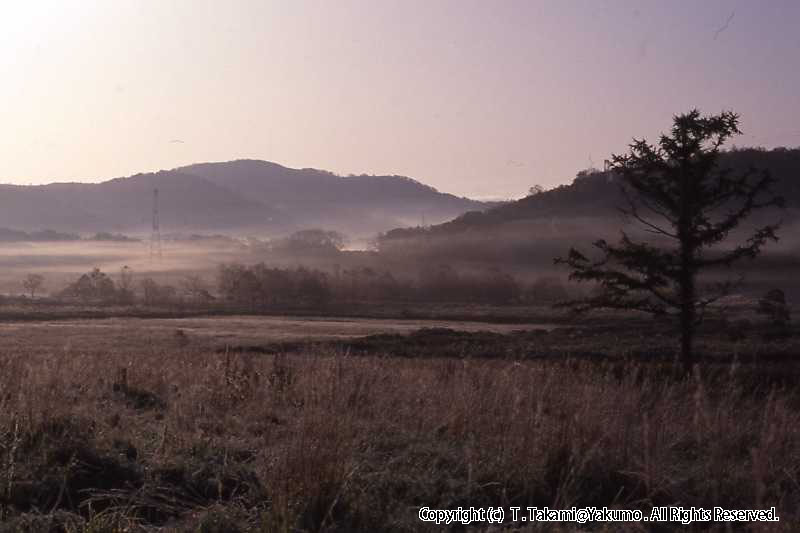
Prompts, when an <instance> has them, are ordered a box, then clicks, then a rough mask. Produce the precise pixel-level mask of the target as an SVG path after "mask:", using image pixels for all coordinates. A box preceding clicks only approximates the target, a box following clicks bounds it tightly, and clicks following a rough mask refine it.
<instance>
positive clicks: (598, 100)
mask: <svg viewBox="0 0 800 533" xmlns="http://www.w3.org/2000/svg"><path fill="white" fill-rule="evenodd" d="M693 106H696V107H699V108H700V109H701V110H703V111H705V112H717V111H720V110H722V109H733V110H735V111H738V112H740V113H741V114H742V121H743V129H744V130H745V133H747V134H748V135H747V136H743V137H741V138H740V139H739V140H738V141H737V144H739V145H760V146H765V147H773V146H798V145H800V2H798V1H796V0H790V1H777V0H770V1H764V2H760V1H758V2H757V1H750V2H720V1H702V2H701V1H695V0H692V1H674V0H670V1H666V0H665V1H661V2H639V1H637V2H625V1H609V2H603V1H599V0H593V1H587V2H578V1H568V0H558V1H552V2H539V1H519V2H514V1H481V2H477V1H468V0H454V1H436V0H405V1H389V0H364V1H355V0H336V1H334V0H327V1H318V2H316V1H315V2H310V1H298V0H291V1H290V0H283V1H280V2H279V1H268V0H254V1H245V0H240V1H235V0H217V1H200V0H187V1H169V0H152V1H124V0H103V1H98V2H89V1H76V2H66V1H63V0H62V1H57V2H36V1H34V0H24V1H23V0H0V181H4V182H12V183H44V182H50V181H64V180H70V181H97V180H100V179H107V178H112V177H118V176H126V175H130V174H134V173H137V172H144V171H151V170H157V169H162V168H173V167H176V166H179V165H183V164H188V163H192V162H199V161H220V160H229V159H236V158H244V157H246V158H257V159H266V160H270V161H275V162H278V163H281V164H284V165H287V166H292V167H316V168H324V169H328V170H332V171H335V172H339V173H342V174H348V173H362V172H364V173H375V174H404V175H408V176H411V177H414V178H417V179H419V180H421V181H423V182H425V183H428V184H430V185H433V186H435V187H437V188H439V189H440V190H444V191H448V192H454V193H457V194H463V195H469V196H477V197H510V196H519V195H520V194H522V193H523V192H524V191H526V190H527V189H528V187H529V186H531V185H533V184H536V183H540V184H543V185H545V186H548V187H549V186H553V185H556V184H560V183H567V182H569V181H571V180H572V178H573V177H574V175H575V173H576V172H577V171H578V170H580V169H582V168H585V167H588V166H590V164H592V163H593V164H594V165H596V166H602V163H603V159H605V158H607V157H608V155H609V154H610V153H611V152H621V151H624V150H625V147H626V145H627V143H628V142H629V141H630V138H631V137H632V136H634V135H636V136H637V137H638V136H646V137H653V136H654V135H656V134H657V133H658V132H659V131H662V130H664V129H666V128H668V126H669V123H670V118H671V116H672V115H673V114H675V113H677V112H681V111H685V110H687V109H689V108H690V107H693ZM177 140H180V141H182V142H175V141H177Z"/></svg>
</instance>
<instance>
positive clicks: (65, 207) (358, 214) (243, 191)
mask: <svg viewBox="0 0 800 533" xmlns="http://www.w3.org/2000/svg"><path fill="white" fill-rule="evenodd" d="M154 188H158V189H159V208H160V209H159V210H160V221H161V228H162V231H164V232H202V231H214V232H227V233H234V232H248V233H261V234H279V233H286V232H289V231H293V230H296V229H302V228H309V227H323V228H326V229H332V230H338V231H343V232H345V233H349V234H357V235H370V234H375V233H377V232H379V231H385V230H387V229H389V228H392V227H397V226H399V225H405V224H412V223H413V224H417V223H418V221H419V220H420V219H421V218H422V217H426V219H427V220H430V221H432V222H441V221H444V220H447V219H450V218H454V217H456V216H458V215H460V214H462V213H464V212H466V211H469V210H473V209H481V208H484V207H486V206H488V205H489V204H483V203H481V202H477V201H473V200H469V199H466V198H458V197H456V196H453V195H450V194H444V193H440V192H438V191H436V190H435V189H433V188H431V187H428V186H426V185H423V184H421V183H419V182H417V181H414V180H412V179H410V178H405V177H401V176H357V177H339V176H336V175H334V174H331V173H329V172H324V171H320V170H312V169H304V170H295V169H290V168H286V167H282V166H280V165H277V164H274V163H268V162H265V161H252V160H243V161H231V162H227V163H203V164H198V165H191V166H187V167H183V168H178V169H174V170H169V171H161V172H156V173H149V174H137V175H135V176H130V177H127V178H117V179H112V180H109V181H105V182H102V183H52V184H49V185H38V186H19V185H0V227H6V228H14V229H16V230H21V231H33V230H39V229H43V228H50V229H53V230H57V231H64V232H81V233H87V232H90V233H94V232H104V231H108V232H126V233H137V232H138V233H141V232H147V231H149V229H150V224H151V213H152V197H153V189H154Z"/></svg>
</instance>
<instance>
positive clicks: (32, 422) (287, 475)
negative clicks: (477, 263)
mask: <svg viewBox="0 0 800 533" xmlns="http://www.w3.org/2000/svg"><path fill="white" fill-rule="evenodd" d="M751 374H752V370H748V369H746V368H744V367H736V366H733V367H730V368H728V369H727V370H725V372H724V373H722V374H720V373H717V374H715V376H713V378H712V377H708V376H705V375H703V373H702V372H698V373H697V374H696V375H695V376H694V377H692V378H689V379H682V380H676V379H674V378H671V377H668V376H667V375H665V374H664V373H663V372H660V371H657V370H656V369H655V367H651V366H648V365H646V364H631V365H630V366H628V367H625V369H624V371H620V367H619V366H612V365H610V364H602V363H593V362H588V361H586V360H563V361H559V362H513V361H506V360H497V359H494V360H472V359H465V360H460V359H425V360H413V359H399V358H390V357H353V356H349V355H348V354H346V353H333V352H330V351H319V352H315V351H313V350H310V351H308V352H306V353H302V354H292V355H275V356H271V355H256V354H246V353H245V354H234V353H215V352H213V351H211V350H206V349H203V348H196V347H193V346H192V345H191V343H188V344H187V343H182V342H176V343H174V345H170V346H168V347H159V346H158V345H153V344H147V343H144V342H137V341H136V339H135V334H132V335H131V342H130V343H129V344H128V345H127V346H120V347H119V348H118V349H116V350H113V351H110V352H91V351H80V350H77V351H76V350H75V349H74V348H71V349H70V350H69V351H68V352H65V351H59V350H44V351H35V352H34V351H25V350H24V349H16V350H14V351H13V352H11V353H3V354H2V355H1V356H0V465H2V468H1V469H0V522H2V523H4V524H6V525H5V526H0V531H6V530H8V531H51V530H53V531H57V530H65V531H123V530H125V531H136V530H147V529H157V528H162V530H187V531H237V530H238V531H245V530H255V531H354V530H360V531H379V530H393V531H418V530H432V528H431V527H429V526H425V525H423V524H421V523H420V522H418V520H417V511H418V508H419V507H420V506H429V507H432V508H455V507H458V506H467V507H468V506H476V507H481V506H498V505H502V506H506V507H507V506H512V505H516V506H521V507H523V508H524V507H526V506H529V505H533V506H550V507H558V508H568V507H571V506H573V505H575V506H579V507H580V506H587V505H594V506H616V507H620V508H638V509H644V510H649V509H650V508H651V507H653V506H656V505H658V506H662V505H682V506H685V507H691V506H696V507H707V508H708V507H712V506H721V507H726V508H748V509H749V508H769V507H771V506H775V507H777V509H778V514H779V515H780V517H781V522H780V523H779V524H771V525H757V524H756V525H750V526H747V527H748V529H753V530H760V531H767V530H770V531H772V530H778V531H792V530H794V528H795V526H794V524H795V523H797V520H798V519H800V511H799V509H800V505H799V504H800V487H799V486H798V477H799V476H800V412H799V411H798V406H800V393H799V392H798V391H797V390H794V389H789V388H781V387H776V386H763V387H762V386H757V385H756V386H754V385H753V383H754V380H753V379H752V375H751ZM507 525H509V526H510V525H511V524H507ZM518 526H519V527H522V524H518ZM526 527H528V529H529V530H537V529H536V528H535V527H533V526H531V525H527V526H526ZM602 527H605V528H606V529H605V530H607V531H620V530H627V531H645V530H655V531H657V530H659V529H657V528H655V529H652V526H649V527H651V529H647V528H645V527H644V525H642V524H626V525H620V524H613V525H610V526H601V525H597V526H596V527H595V529H602ZM674 527H675V524H666V525H665V527H664V528H663V529H661V530H663V531H669V530H673V529H674ZM4 528H5V529H4ZM478 529H479V528H478ZM563 529H564V530H573V529H572V528H570V527H568V526H567V525H564V526H563ZM712 529H714V528H713V527H712ZM541 530H542V531H549V530H552V527H545V528H542V529H541ZM716 530H719V531H725V530H726V529H724V528H723V527H722V526H721V525H718V526H717V527H716Z"/></svg>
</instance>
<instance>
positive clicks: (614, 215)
mask: <svg viewBox="0 0 800 533" xmlns="http://www.w3.org/2000/svg"><path fill="white" fill-rule="evenodd" d="M720 166H721V167H723V168H733V169H734V170H735V171H736V172H741V171H744V170H746V169H748V168H755V169H763V170H767V171H769V172H770V173H771V174H772V176H773V177H774V178H775V179H776V180H777V183H776V185H775V187H774V192H776V193H777V194H780V195H781V196H783V197H784V198H785V200H786V206H787V209H786V210H785V211H783V212H779V211H775V210H773V211H772V212H770V213H764V212H760V213H758V216H760V217H763V218H764V219H769V220H771V221H773V220H777V219H782V220H783V227H782V228H781V231H779V236H780V237H781V238H782V242H784V243H785V242H789V243H793V244H796V243H797V239H796V236H795V230H796V229H797V228H798V225H800V149H791V150H790V149H785V148H779V149H775V150H763V149H738V150H734V151H729V152H725V153H724V154H723V155H722V157H721V162H720ZM623 205H625V201H624V199H623V197H622V195H621V194H620V187H619V184H618V183H617V182H616V178H615V176H614V175H613V174H612V173H609V172H601V171H597V170H593V171H583V172H580V173H579V174H578V176H577V177H576V178H575V179H574V181H573V182H572V183H571V184H569V185H563V186H560V187H557V188H554V189H551V190H548V191H544V192H541V193H538V194H534V195H531V196H528V197H526V198H523V199H521V200H518V201H515V202H509V203H506V204H502V205H499V206H496V207H494V208H491V209H488V210H486V211H484V212H469V213H465V214H463V215H461V216H459V217H457V218H455V219H454V220H452V221H448V222H445V223H443V224H439V225H434V226H431V227H429V228H398V229H395V230H392V231H389V232H387V233H386V234H384V235H383V236H382V237H381V239H380V243H381V248H382V249H384V250H386V251H392V250H394V251H398V250H400V251H402V252H403V253H408V252H410V251H414V250H417V251H419V252H422V253H427V254H433V255H437V256H443V257H450V258H458V259H465V260H474V261H485V260H488V259H497V260H499V259H501V258H502V259H503V260H509V259H511V260H519V261H520V262H523V261H529V260H534V259H535V260H541V261H543V262H548V261H552V257H554V254H560V253H563V249H564V248H565V246H568V245H569V244H572V241H571V239H577V241H576V242H577V243H581V242H584V241H586V240H594V239H597V238H616V236H617V235H618V234H619V229H620V227H621V225H622V224H623V222H624V221H623V219H622V216H621V214H620V213H619V210H618V207H620V206H623ZM584 244H586V243H585V242H584Z"/></svg>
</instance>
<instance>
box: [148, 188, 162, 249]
mask: <svg viewBox="0 0 800 533" xmlns="http://www.w3.org/2000/svg"><path fill="white" fill-rule="evenodd" d="M154 258H156V259H158V260H159V261H161V229H160V228H159V223H158V189H157V188H156V189H153V232H152V233H151V234H150V261H152V260H153V259H154Z"/></svg>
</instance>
